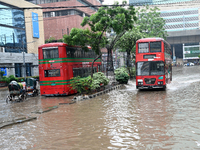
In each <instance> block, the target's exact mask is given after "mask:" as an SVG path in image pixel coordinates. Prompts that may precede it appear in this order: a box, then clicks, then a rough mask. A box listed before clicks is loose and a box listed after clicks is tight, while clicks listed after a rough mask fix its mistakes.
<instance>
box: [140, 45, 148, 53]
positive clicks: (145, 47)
mask: <svg viewBox="0 0 200 150" xmlns="http://www.w3.org/2000/svg"><path fill="white" fill-rule="evenodd" d="M148 52H149V43H138V53H148Z"/></svg>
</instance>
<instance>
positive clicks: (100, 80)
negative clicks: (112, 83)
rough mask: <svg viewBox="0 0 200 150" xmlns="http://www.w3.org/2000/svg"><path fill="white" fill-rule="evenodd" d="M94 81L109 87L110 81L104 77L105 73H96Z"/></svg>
mask: <svg viewBox="0 0 200 150" xmlns="http://www.w3.org/2000/svg"><path fill="white" fill-rule="evenodd" d="M93 80H94V81H96V82H98V83H99V84H103V85H108V83H109V79H108V78H107V77H106V76H105V75H104V73H103V72H96V73H94V74H93Z"/></svg>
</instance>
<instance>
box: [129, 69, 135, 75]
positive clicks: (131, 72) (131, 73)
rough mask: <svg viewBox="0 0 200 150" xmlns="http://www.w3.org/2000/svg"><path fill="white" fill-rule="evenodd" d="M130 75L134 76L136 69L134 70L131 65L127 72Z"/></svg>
mask: <svg viewBox="0 0 200 150" xmlns="http://www.w3.org/2000/svg"><path fill="white" fill-rule="evenodd" d="M129 75H130V77H135V75H136V70H135V67H131V68H130V73H129Z"/></svg>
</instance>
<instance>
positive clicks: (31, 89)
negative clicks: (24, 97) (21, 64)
mask: <svg viewBox="0 0 200 150" xmlns="http://www.w3.org/2000/svg"><path fill="white" fill-rule="evenodd" d="M26 87H27V94H28V95H30V96H37V95H38V93H39V90H38V89H37V82H36V79H34V78H26Z"/></svg>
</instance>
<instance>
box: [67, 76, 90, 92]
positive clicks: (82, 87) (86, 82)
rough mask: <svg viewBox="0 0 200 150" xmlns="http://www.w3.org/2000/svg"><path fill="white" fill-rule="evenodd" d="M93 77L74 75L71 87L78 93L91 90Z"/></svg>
mask: <svg viewBox="0 0 200 150" xmlns="http://www.w3.org/2000/svg"><path fill="white" fill-rule="evenodd" d="M91 83H92V78H91V77H87V78H80V76H78V77H73V78H71V81H70V87H71V89H72V90H76V91H77V92H78V93H80V94H82V93H83V92H86V91H90V89H91Z"/></svg>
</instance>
